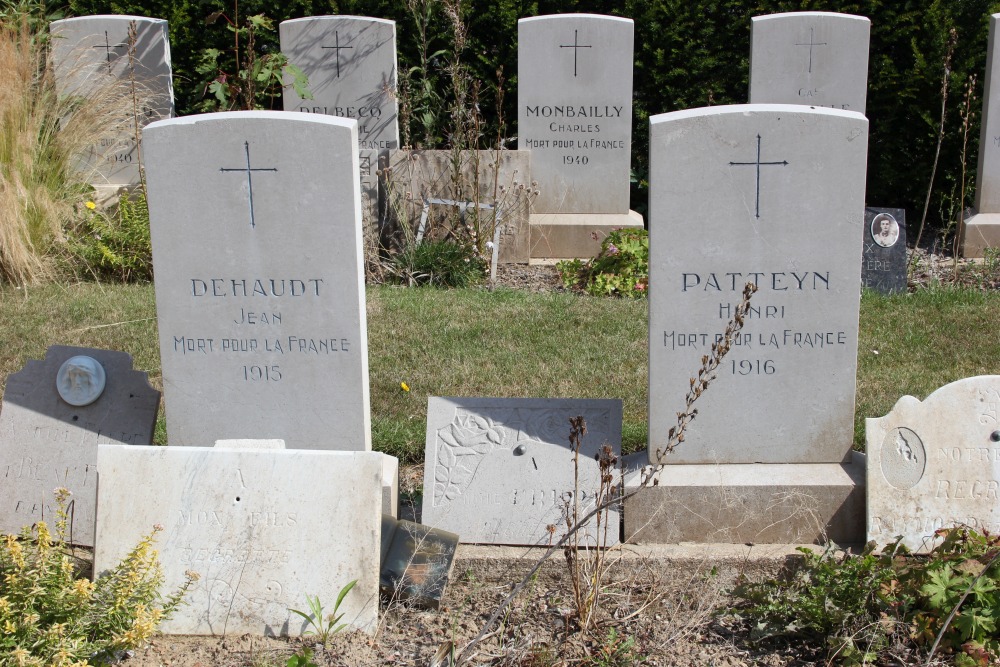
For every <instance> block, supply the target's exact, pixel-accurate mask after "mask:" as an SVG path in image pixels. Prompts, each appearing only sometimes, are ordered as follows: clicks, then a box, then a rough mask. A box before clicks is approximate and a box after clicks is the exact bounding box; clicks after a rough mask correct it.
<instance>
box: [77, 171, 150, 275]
mask: <svg viewBox="0 0 1000 667" xmlns="http://www.w3.org/2000/svg"><path fill="white" fill-rule="evenodd" d="M82 211H83V214H82V218H81V220H80V221H79V222H78V223H77V224H76V225H75V226H74V227H72V228H71V229H69V230H68V231H67V245H68V247H69V250H70V253H71V255H72V256H73V257H74V259H75V262H76V263H75V269H76V271H77V273H79V274H82V275H90V276H93V277H96V278H103V279H111V280H118V281H121V282H136V281H142V280H151V279H152V278H153V249H152V245H151V244H150V238H149V207H148V205H147V203H146V193H145V190H143V189H142V188H138V189H137V190H136V191H135V192H133V193H131V194H129V193H122V194H121V195H120V196H119V198H118V206H117V207H115V208H114V209H113V210H112V211H111V212H110V213H105V212H103V211H100V210H98V209H97V205H96V204H95V203H94V202H92V201H87V202H86V203H85V204H84V206H83V207H82Z"/></svg>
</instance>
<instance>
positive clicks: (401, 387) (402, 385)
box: [399, 382, 410, 391]
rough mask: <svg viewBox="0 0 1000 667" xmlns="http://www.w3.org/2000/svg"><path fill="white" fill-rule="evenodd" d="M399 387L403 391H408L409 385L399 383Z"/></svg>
mask: <svg viewBox="0 0 1000 667" xmlns="http://www.w3.org/2000/svg"><path fill="white" fill-rule="evenodd" d="M399 387H400V389H402V390H403V391H410V385H408V384H406V383H405V382H400V383H399Z"/></svg>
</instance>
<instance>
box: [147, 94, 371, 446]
mask: <svg viewBox="0 0 1000 667" xmlns="http://www.w3.org/2000/svg"><path fill="white" fill-rule="evenodd" d="M145 151H146V157H147V173H146V175H147V188H148V198H149V212H150V232H151V237H152V246H153V261H154V262H155V263H156V267H157V268H156V306H157V319H158V324H159V332H160V356H161V359H162V363H163V384H164V400H165V403H166V411H167V433H168V437H169V439H170V444H171V445H190V446H211V445H212V443H214V442H215V441H216V440H226V439H240V438H250V439H282V440H284V441H285V444H286V446H287V447H288V448H289V449H337V450H354V451H357V450H362V451H363V450H370V449H371V435H370V416H369V400H368V395H369V394H368V353H367V349H368V335H367V328H366V320H365V298H364V295H365V292H364V275H363V269H364V267H363V262H362V256H361V210H360V192H359V191H360V184H359V182H358V178H357V173H358V149H357V123H356V121H354V120H350V119H345V118H335V117H332V116H326V115H321V114H314V115H306V114H299V113H289V112H284V111H271V112H259V111H246V112H231V113H220V114H205V115H201V116H190V117H186V118H179V119H173V120H166V121H160V122H158V123H153V124H151V125H150V126H148V127H147V128H146V132H145Z"/></svg>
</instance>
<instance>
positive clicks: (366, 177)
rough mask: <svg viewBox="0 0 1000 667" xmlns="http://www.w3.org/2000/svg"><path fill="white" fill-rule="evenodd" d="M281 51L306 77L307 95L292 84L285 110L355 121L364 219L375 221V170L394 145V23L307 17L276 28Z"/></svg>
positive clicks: (286, 93)
mask: <svg viewBox="0 0 1000 667" xmlns="http://www.w3.org/2000/svg"><path fill="white" fill-rule="evenodd" d="M278 31H279V35H280V37H281V50H282V52H283V53H284V54H285V55H286V56H288V60H289V62H291V63H292V64H293V65H296V66H297V67H299V68H300V69H301V70H302V71H303V73H304V74H305V75H306V76H307V77H308V79H309V86H308V89H309V93H310V94H311V95H312V97H313V98H312V99H303V97H301V96H300V95H299V94H298V93H297V92H296V91H295V89H294V88H293V87H291V86H289V87H287V88H285V91H284V93H283V100H284V108H285V111H303V112H307V113H319V114H327V115H330V116H342V117H344V118H354V119H355V120H357V121H358V148H359V152H360V168H361V187H362V196H363V197H364V203H363V204H364V213H365V217H366V219H369V220H375V216H376V210H377V203H378V178H377V174H376V171H377V170H378V169H380V168H381V167H383V166H385V164H386V162H387V160H388V155H389V151H390V150H393V149H396V148H399V123H398V122H397V111H398V106H399V105H398V103H397V94H396V76H397V75H396V23H395V21H388V20H385V19H375V18H368V17H363V16H313V17H308V18H302V19H293V20H291V21H283V22H282V23H281V25H280V26H278Z"/></svg>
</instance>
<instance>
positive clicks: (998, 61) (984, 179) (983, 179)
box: [960, 14, 1000, 257]
mask: <svg viewBox="0 0 1000 667" xmlns="http://www.w3.org/2000/svg"><path fill="white" fill-rule="evenodd" d="M998 23H1000V14H993V15H992V16H990V34H989V42H988V44H987V50H986V80H985V82H984V89H983V118H982V123H981V125H980V131H979V132H980V133H979V169H978V170H977V171H976V202H975V203H976V205H975V212H974V213H973V215H971V216H969V217H968V218H966V220H965V224H964V225H963V226H962V230H961V231H962V238H961V240H960V245H961V248H962V255H963V256H964V257H983V255H984V253H985V251H986V249H987V248H1000V82H998V83H997V84H994V83H993V81H994V77H1000V49H998V48H997V43H996V42H997V24H998Z"/></svg>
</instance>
